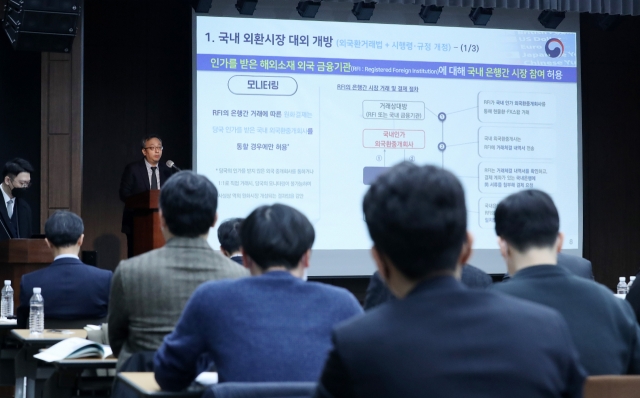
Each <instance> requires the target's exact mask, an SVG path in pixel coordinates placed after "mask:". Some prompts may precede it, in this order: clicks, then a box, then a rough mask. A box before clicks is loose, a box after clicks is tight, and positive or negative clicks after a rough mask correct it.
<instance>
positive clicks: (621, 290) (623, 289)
mask: <svg viewBox="0 0 640 398" xmlns="http://www.w3.org/2000/svg"><path fill="white" fill-rule="evenodd" d="M618 279H619V280H620V282H619V283H618V294H627V291H628V290H627V289H628V288H627V282H626V281H627V278H625V277H624V276H621V277H620V278H618Z"/></svg>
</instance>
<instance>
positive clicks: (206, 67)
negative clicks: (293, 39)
mask: <svg viewBox="0 0 640 398" xmlns="http://www.w3.org/2000/svg"><path fill="white" fill-rule="evenodd" d="M197 69H198V70H199V71H214V72H215V71H217V72H252V73H289V74H290V73H296V74H316V75H318V74H319V75H328V74H331V75H352V76H387V77H414V78H415V77H418V78H439V79H482V80H504V81H507V80H509V81H537V82H549V83H576V82H577V81H578V73H577V69H576V68H575V67H560V66H538V65H531V66H523V65H499V64H475V63H474V64H472V63H455V62H418V61H389V60H369V59H333V58H308V57H276V56H252V55H229V54H198V56H197Z"/></svg>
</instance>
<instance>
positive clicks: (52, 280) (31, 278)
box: [20, 258, 113, 319]
mask: <svg viewBox="0 0 640 398" xmlns="http://www.w3.org/2000/svg"><path fill="white" fill-rule="evenodd" d="M112 275H113V273H112V272H111V271H107V270H103V269H99V268H96V267H92V266H90V265H86V264H84V263H83V262H81V261H80V260H78V259H76V258H61V259H58V260H56V261H54V262H53V263H51V265H49V266H48V267H47V268H43V269H41V270H38V271H34V272H31V273H28V274H25V275H23V276H22V281H21V282H20V307H25V309H24V310H23V311H27V313H28V308H29V300H30V299H31V296H32V295H33V288H34V287H39V288H42V298H44V316H45V318H47V319H49V318H51V319H85V318H104V317H106V316H107V312H108V304H109V290H110V289H111V276H112Z"/></svg>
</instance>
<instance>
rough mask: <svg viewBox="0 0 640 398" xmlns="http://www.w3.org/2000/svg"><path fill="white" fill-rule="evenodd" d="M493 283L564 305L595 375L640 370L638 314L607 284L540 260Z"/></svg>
mask: <svg viewBox="0 0 640 398" xmlns="http://www.w3.org/2000/svg"><path fill="white" fill-rule="evenodd" d="M493 288H494V289H495V290H498V291H501V292H504V293H507V294H510V295H512V296H515V297H519V298H523V299H526V300H531V301H534V302H536V303H539V304H543V305H546V306H549V307H551V308H554V309H556V310H558V312H560V314H562V315H563V316H564V319H565V320H566V321H567V324H568V325H569V331H570V332H571V336H572V338H573V342H574V343H575V345H576V348H577V349H578V352H579V353H580V360H581V362H582V365H583V366H584V368H585V369H586V371H587V372H588V373H589V375H605V374H606V375H616V374H618V375H619V374H640V327H638V323H637V322H636V317H635V314H634V313H633V309H632V308H631V306H630V305H629V303H628V302H626V301H624V300H621V299H619V298H617V297H615V296H614V295H613V293H611V291H610V290H609V289H607V288H606V287H604V286H602V285H600V284H599V283H596V282H593V281H590V280H586V279H585V278H581V277H578V276H576V275H573V274H572V273H571V272H569V271H568V270H567V269H564V268H561V267H557V266H555V265H537V266H533V267H528V268H525V269H523V270H520V271H518V273H517V274H515V275H514V276H513V277H512V278H511V279H510V280H509V281H506V282H502V283H497V284H495V285H494V286H493Z"/></svg>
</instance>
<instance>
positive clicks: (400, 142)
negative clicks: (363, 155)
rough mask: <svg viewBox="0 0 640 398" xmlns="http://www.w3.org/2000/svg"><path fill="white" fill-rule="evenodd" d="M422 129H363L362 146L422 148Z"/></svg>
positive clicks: (423, 135) (423, 134)
mask: <svg viewBox="0 0 640 398" xmlns="http://www.w3.org/2000/svg"><path fill="white" fill-rule="evenodd" d="M424 141H425V133H424V130H404V129H365V130H363V131H362V146H364V147H365V148H385V149H424Z"/></svg>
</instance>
